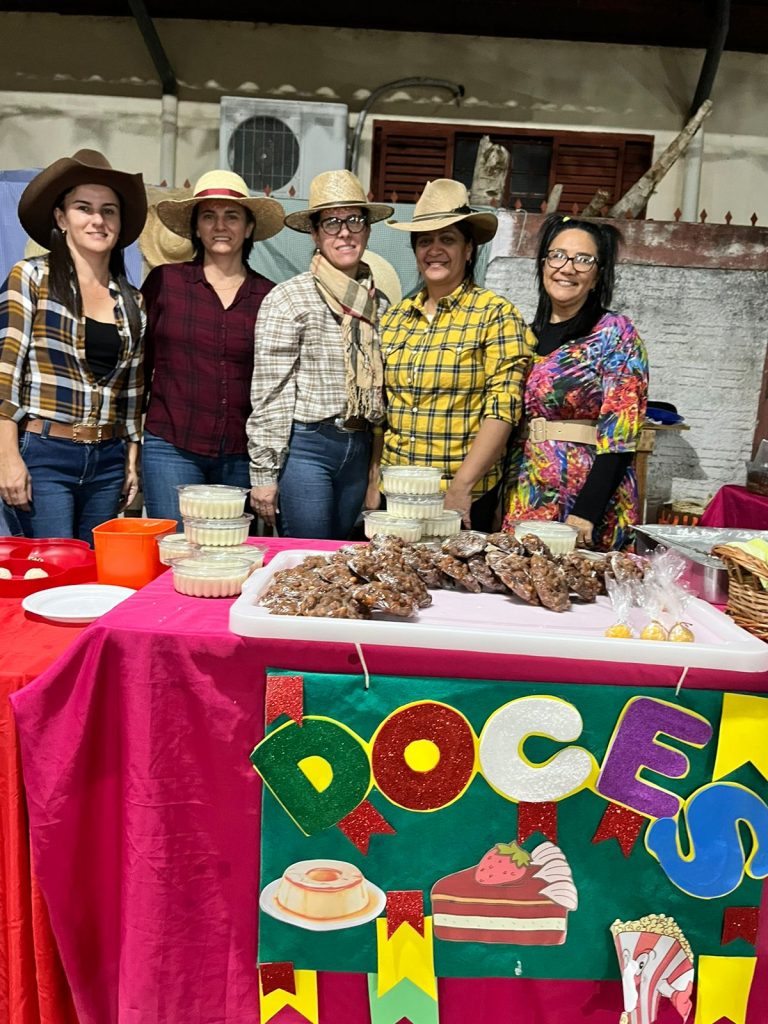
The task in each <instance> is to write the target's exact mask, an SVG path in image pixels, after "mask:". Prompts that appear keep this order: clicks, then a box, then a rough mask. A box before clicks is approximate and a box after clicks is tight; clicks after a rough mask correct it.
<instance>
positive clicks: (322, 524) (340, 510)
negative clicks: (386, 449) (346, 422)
mask: <svg viewBox="0 0 768 1024" xmlns="http://www.w3.org/2000/svg"><path fill="white" fill-rule="evenodd" d="M370 455H371V435H370V432H369V431H367V430H355V431H346V430H339V429H338V428H337V427H335V426H334V425H333V424H332V423H327V422H324V421H321V422H318V423H294V424H293V429H292V430H291V440H290V442H289V448H288V457H287V459H286V460H285V465H284V466H283V471H282V473H281V474H280V479H279V482H278V483H279V492H278V497H277V504H278V509H279V515H278V519H277V527H278V532H279V533H280V536H281V537H314V538H317V539H324V540H346V538H347V537H348V536H349V534H350V531H351V530H352V527H353V526H354V525H355V520H356V519H357V517H358V515H359V514H360V510H361V508H362V507H363V499H364V498H365V489H366V487H367V484H368V462H369V460H370Z"/></svg>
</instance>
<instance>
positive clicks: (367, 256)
mask: <svg viewBox="0 0 768 1024" xmlns="http://www.w3.org/2000/svg"><path fill="white" fill-rule="evenodd" d="M363 263H367V264H368V266H369V267H370V269H371V276H372V277H373V283H374V284H375V285H376V288H377V290H378V291H380V292H383V293H384V295H386V297H387V298H388V299H389V304H390V306H396V305H397V303H398V302H399V301H400V299H402V297H403V286H402V284H401V283H400V278H399V277H398V274H397V271H396V270H395V268H394V267H393V266H392V264H391V263H390V262H389V261H388V260H385V259H384V257H383V256H379V254H378V253H377V252H371V250H370V249H366V250H365V252H364V253H363Z"/></svg>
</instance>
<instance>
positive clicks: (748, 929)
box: [721, 907, 760, 946]
mask: <svg viewBox="0 0 768 1024" xmlns="http://www.w3.org/2000/svg"><path fill="white" fill-rule="evenodd" d="M759 919H760V908H759V907H726V908H725V913H724V914H723V937H722V940H721V945H723V946H727V945H728V943H729V942H733V940H734V939H744V941H745V942H749V943H750V945H752V946H754V945H755V943H756V942H757V925H758V921H759Z"/></svg>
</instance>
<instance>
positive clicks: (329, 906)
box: [259, 860, 385, 931]
mask: <svg viewBox="0 0 768 1024" xmlns="http://www.w3.org/2000/svg"><path fill="white" fill-rule="evenodd" d="M259 902H260V905H261V908H262V910H264V911H266V913H268V914H271V915H272V917H276V918H278V920H281V921H285V922H286V923H288V924H296V925H298V926H299V927H300V928H309V929H311V930H313V931H326V930H328V931H330V930H332V929H337V928H349V927H351V926H353V925H357V924H363V923H364V922H366V921H370V920H372V919H373V918H374V917H376V916H378V914H380V913H381V911H382V909H383V907H384V902H385V897H384V893H383V892H382V891H381V889H379V888H378V886H375V885H373V884H372V883H371V882H369V881H367V880H366V878H365V877H364V875H363V873H362V872H361V871H360V869H359V868H357V867H355V865H354V864H349V863H348V862H347V861H343V860H300V861H297V862H296V863H295V864H291V865H289V866H288V867H287V868H286V869H285V871H284V872H283V874H282V877H281V878H278V879H276V880H275V881H274V882H270V884H269V885H267V886H265V887H264V889H263V890H262V893H261V899H260V901H259Z"/></svg>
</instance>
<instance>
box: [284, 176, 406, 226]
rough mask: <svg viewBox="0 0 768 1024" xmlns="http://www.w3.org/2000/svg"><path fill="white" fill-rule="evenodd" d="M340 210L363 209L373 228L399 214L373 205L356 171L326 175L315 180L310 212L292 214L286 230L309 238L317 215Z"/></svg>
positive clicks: (309, 207) (311, 188) (286, 222)
mask: <svg viewBox="0 0 768 1024" xmlns="http://www.w3.org/2000/svg"><path fill="white" fill-rule="evenodd" d="M337 206H360V207H361V208H362V209H364V210H367V211H368V220H369V222H370V223H371V224H376V222H377V221H380V220H386V219H387V217H391V216H392V214H393V213H394V212H395V209H394V207H393V206H387V205H386V204H384V203H372V202H370V200H369V199H368V196H367V195H366V194H365V189H364V188H363V186H362V184H361V182H360V179H359V178H358V177H356V176H355V175H354V174H353V173H352V171H323V173H322V174H318V175H317V176H316V177H314V178H313V179H312V182H311V184H310V186H309V205H308V206H307V208H306V210H297V211H296V213H289V214H288V216H287V217H286V218H285V226H286V227H288V228H293V230H294V231H303V232H304V233H305V234H308V233H309V232H310V231H311V230H312V220H311V217H312V214H313V213H320V212H321V211H323V210H333V209H335V208H336V207H337Z"/></svg>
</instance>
